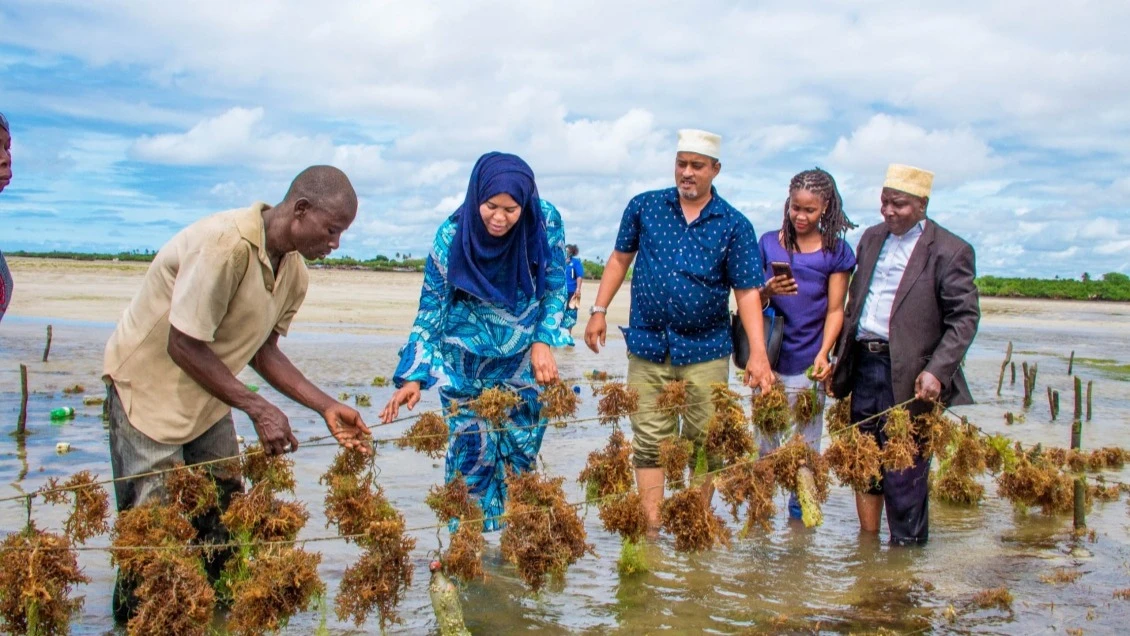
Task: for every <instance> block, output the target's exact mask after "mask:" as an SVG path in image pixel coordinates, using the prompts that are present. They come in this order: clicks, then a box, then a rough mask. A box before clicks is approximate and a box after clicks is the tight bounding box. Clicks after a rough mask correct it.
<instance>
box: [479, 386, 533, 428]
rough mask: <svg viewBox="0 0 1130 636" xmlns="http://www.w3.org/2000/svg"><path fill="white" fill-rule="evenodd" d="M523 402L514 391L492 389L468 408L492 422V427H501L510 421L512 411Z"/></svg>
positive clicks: (480, 395)
mask: <svg viewBox="0 0 1130 636" xmlns="http://www.w3.org/2000/svg"><path fill="white" fill-rule="evenodd" d="M521 401H522V398H521V397H519V396H518V394H517V393H515V392H513V391H509V390H506V389H500V388H498V387H491V388H489V389H485V390H484V391H483V392H482V393H480V394H479V397H477V398H475V399H474V400H471V403H470V404H469V405H468V406H469V407H470V409H471V410H472V411H474V412H475V413H476V414H477V415H478V416H479V417H481V418H483V419H484V420H486V421H488V422H490V424H491V426H500V425H501V424H502V423H503V422H505V421H506V420H508V419H510V411H512V410H514V407H516V406H518V404H519V403H520V402H521Z"/></svg>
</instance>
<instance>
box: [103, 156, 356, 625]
mask: <svg viewBox="0 0 1130 636" xmlns="http://www.w3.org/2000/svg"><path fill="white" fill-rule="evenodd" d="M356 214H357V194H356V193H355V192H354V190H353V186H352V185H351V184H350V183H349V179H348V178H347V177H346V176H345V174H344V173H343V172H341V171H340V170H338V169H337V168H332V167H330V166H313V167H310V168H307V169H306V170H304V171H302V172H301V173H300V174H299V175H298V176H297V177H296V178H295V179H294V182H293V183H291V186H290V189H289V190H288V191H287V194H286V197H285V199H283V202H282V203H280V204H278V205H276V206H273V207H272V206H270V205H267V204H265V203H255V204H253V205H252V206H250V207H248V208H242V209H237V210H230V211H227V212H221V213H219V214H216V215H213V216H210V217H207V218H205V219H201V220H200V221H197V222H196V223H194V224H192V225H190V226H189V227H187V228H185V229H183V230H181V231H180V232H179V233H178V234H177V235H176V236H174V237H173V238H172V240H170V241H169V242H168V243H167V244H166V245H165V246H164V247H163V248H161V250H160V251H159V252H158V253H157V256H156V257H155V258H154V260H153V264H152V265H151V266H150V268H149V271H148V272H147V273H146V275H145V280H144V282H143V283H142V287H141V290H140V291H139V292H138V293H137V295H136V296H135V297H134V298H133V301H132V302H131V303H130V305H129V307H128V308H127V309H126V311H125V313H124V314H123V315H122V318H121V321H120V322H119V323H118V326H117V329H115V331H114V334H113V335H112V336H110V341H109V342H108V343H107V344H106V356H105V366H104V376H103V379H104V380H105V381H106V385H107V409H108V412H109V420H110V459H111V463H112V466H113V472H114V477H115V478H121V477H128V476H130V475H142V474H144V473H149V472H151V471H155V470H161V469H166V468H169V467H171V466H173V465H175V464H177V463H180V462H184V463H186V464H195V463H200V462H206V461H209V460H215V459H222V458H225V457H232V456H235V455H238V454H239V445H238V442H237V439H236V433H235V425H234V423H233V421H232V415H231V409H232V408H237V409H239V410H241V411H243V412H244V413H246V414H247V415H248V417H250V418H251V422H252V423H253V424H254V426H255V432H256V433H257V434H258V436H259V440H260V442H261V443H262V445H263V448H264V449H265V450H266V452H267V453H269V454H279V453H284V452H288V451H293V450H294V449H296V448H297V447H298V440H297V439H296V438H295V436H294V433H293V432H292V431H291V429H290V424H289V422H288V420H287V416H286V415H285V414H284V413H283V412H282V411H281V410H280V409H279V408H278V407H276V406H275V405H273V404H271V403H270V402H268V401H267V400H266V399H264V398H263V397H261V396H259V395H258V394H257V393H255V392H252V391H251V390H249V389H248V388H247V387H246V386H245V385H244V384H243V383H242V382H240V381H239V380H238V379H236V377H235V376H236V374H237V373H239V372H240V371H241V370H242V369H243V368H244V367H245V366H247V365H250V366H251V367H252V368H253V369H255V371H257V372H258V373H259V375H261V376H262V377H263V379H264V380H266V381H267V382H268V383H270V384H271V386H273V387H275V388H276V389H278V390H279V391H280V392H281V393H283V394H284V395H286V396H287V397H289V398H291V399H293V400H295V401H296V402H298V403H300V404H302V405H303V406H306V407H308V408H310V409H313V410H315V411H317V412H318V413H320V414H321V415H322V417H323V418H324V419H325V421H326V425H327V426H328V427H329V430H330V432H331V433H332V434H333V436H334V437H335V438H336V439H337V440H338V442H339V443H341V444H342V445H343V446H347V447H352V448H359V449H362V450H364V451H366V452H368V447H367V445H366V443H365V442H364V441H363V439H362V436H363V435H368V434H369V429H368V428H367V427H366V426H365V423H364V422H363V421H362V419H361V415H360V414H359V413H358V412H357V411H356V410H354V409H352V408H350V407H349V406H346V405H344V404H341V403H339V402H337V401H336V400H334V399H333V398H331V397H330V396H328V395H326V394H325V393H324V392H323V391H321V390H320V389H318V387H316V386H314V385H313V384H312V383H311V382H310V381H309V380H307V379H306V377H305V376H303V375H302V373H301V372H300V371H299V370H298V369H297V368H295V366H294V365H293V364H292V363H291V362H290V360H289V359H288V358H287V357H286V355H285V354H284V353H283V352H282V351H281V350H280V349H279V347H278V339H279V336H284V335H286V332H287V329H288V328H289V327H290V323H291V320H292V319H293V318H294V314H295V313H296V312H297V311H298V308H299V306H301V304H302V300H303V298H305V296H306V288H307V284H308V282H309V278H308V274H307V271H306V263H305V261H304V260H303V259H304V258H305V259H318V258H322V257H325V256H326V255H327V254H329V253H330V252H331V251H332V250H334V249H336V248H337V247H338V241H339V239H340V237H341V234H342V232H344V231H345V230H346V228H348V227H349V225H350V224H351V223H352V222H353V219H354V217H355V216H356ZM208 469H209V471H210V472H211V473H212V476H213V478H214V479H215V480H216V483H217V485H218V486H219V487H220V491H221V500H220V508H219V509H215V510H213V511H211V512H209V513H207V514H206V515H204V516H202V517H201V518H199V519H196V520H194V525H195V526H196V528H197V530H198V531H199V533H200V535H201V539H202V540H204V541H209V542H223V541H226V540H227V531H226V530H225V529H224V528H223V527H222V526H221V524H220V523H219V516H220V514H221V513H222V511H223V509H224V508H226V507H227V504H228V502H229V501H230V499H231V495H232V494H233V493H235V492H239V491H241V490H242V488H243V486H242V479H241V476H240V474H239V471H238V466H235V467H234V470H233V466H232V465H231V463H229V462H222V463H219V464H210V465H208ZM163 491H164V488H163V482H162V479H161V478H160V477H156V476H149V477H138V478H136V479H127V480H124V481H117V482H115V495H116V496H117V503H118V510H119V511H122V510H126V509H128V508H131V507H133V506H137V505H140V504H142V503H144V502H145V501H146V500H147V499H149V498H151V497H161V496H163V494H164V492H163ZM224 560H226V559H225V558H222V557H221V558H217V559H213V562H211V563H209V564H208V566H209V567H208V569H209V573H210V574H218V572H219V569H220V568H221V567H222V565H223V561H224ZM130 587H132V585H131V582H126V581H119V585H118V591H116V593H115V594H114V605H115V616H117V617H118V618H119V619H122V620H124V619H126V618H128V614H129V613H130V608H129V607H128V605H130V603H129V602H128V598H127V597H128V596H129V594H130V592H129V589H128V588H130Z"/></svg>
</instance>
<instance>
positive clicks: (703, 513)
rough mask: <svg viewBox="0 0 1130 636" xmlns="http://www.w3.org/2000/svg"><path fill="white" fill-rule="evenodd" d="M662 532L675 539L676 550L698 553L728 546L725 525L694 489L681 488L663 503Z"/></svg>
mask: <svg viewBox="0 0 1130 636" xmlns="http://www.w3.org/2000/svg"><path fill="white" fill-rule="evenodd" d="M659 517H660V519H661V521H662V522H663V529H664V530H666V531H667V532H670V533H671V534H672V535H674V536H675V549H676V550H678V551H680V552H701V551H703V550H711V549H713V548H714V546H716V545H726V546H728V545H730V529H729V528H727V527H726V522H725V521H724V520H723V519H722V518H721V517H719V516H718V515H717V514H715V513H714V511H713V510H711V509H710V508H709V507H708V506H707V505H706V500H705V499H703V496H702V492H700V491H699V490H698V489H697V488H686V489H683V490H681V491H679V492H677V493H675V494H674V495H672V496H671V497H668V498H667V499H665V500H664V501H663V505H662V506H661V507H660V509H659Z"/></svg>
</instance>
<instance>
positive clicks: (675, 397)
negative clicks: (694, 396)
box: [655, 380, 690, 417]
mask: <svg viewBox="0 0 1130 636" xmlns="http://www.w3.org/2000/svg"><path fill="white" fill-rule="evenodd" d="M687 400H688V398H687V381H686V380H671V381H670V382H668V383H667V384H664V385H663V389H662V390H661V391H660V392H659V397H657V398H656V399H655V408H657V409H659V412H660V413H663V414H665V415H670V416H672V417H682V416H684V415H686V414H687V409H689V408H690V406H689V405H688V402H687Z"/></svg>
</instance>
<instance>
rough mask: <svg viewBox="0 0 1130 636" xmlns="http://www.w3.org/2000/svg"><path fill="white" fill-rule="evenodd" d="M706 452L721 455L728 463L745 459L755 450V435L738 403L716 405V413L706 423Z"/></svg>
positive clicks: (712, 455)
mask: <svg viewBox="0 0 1130 636" xmlns="http://www.w3.org/2000/svg"><path fill="white" fill-rule="evenodd" d="M703 446H705V448H706V453H707V454H708V455H709V456H711V457H720V458H722V460H723V461H725V462H726V463H727V464H733V463H735V462H738V461H741V460H743V459H745V458H746V457H747V456H748V455H749V454H750V453H751V452H753V448H754V446H753V436H752V435H750V432H749V428H748V427H747V426H746V420H745V413H743V412H742V409H741V407H739V406H738V405H737V404H736V403H724V404H720V405H718V406H716V407H715V409H714V415H712V416H711V417H710V421H709V422H707V424H706V440H705V442H703Z"/></svg>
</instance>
